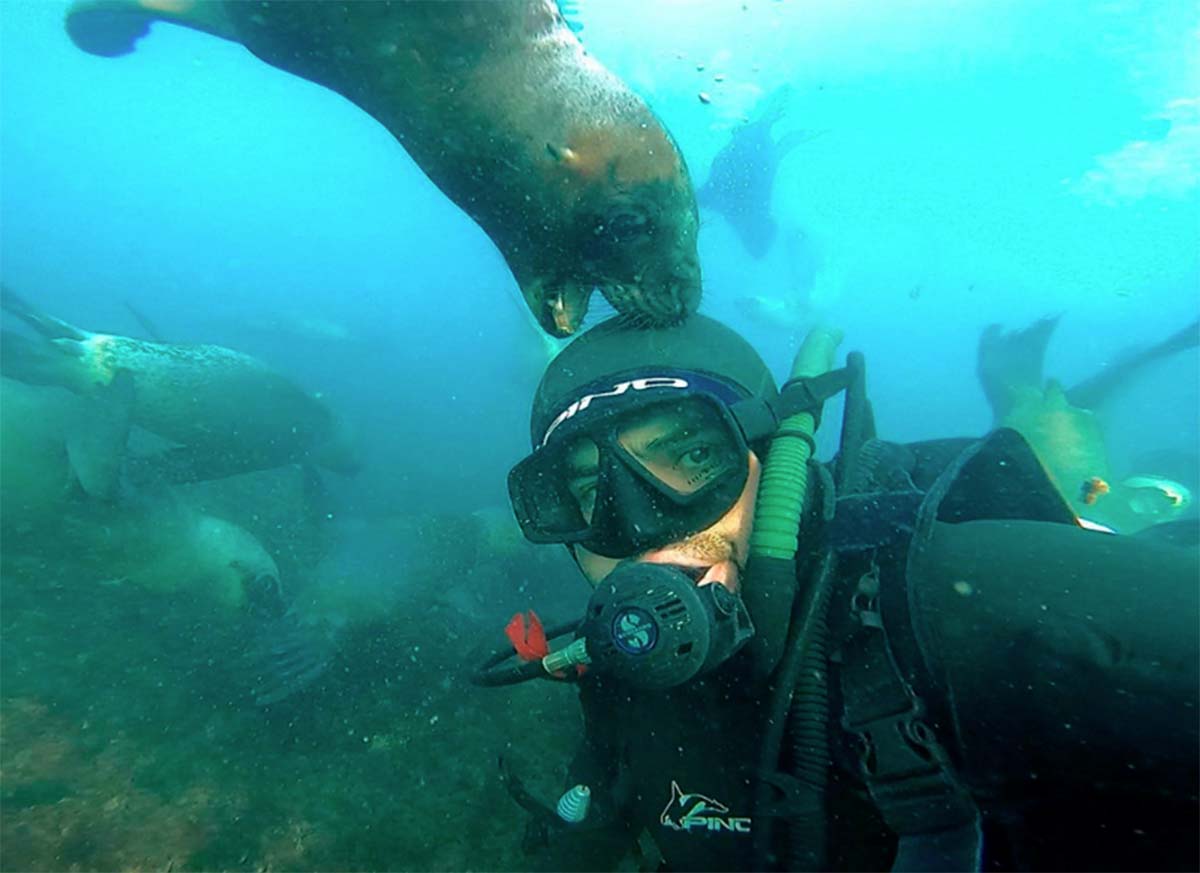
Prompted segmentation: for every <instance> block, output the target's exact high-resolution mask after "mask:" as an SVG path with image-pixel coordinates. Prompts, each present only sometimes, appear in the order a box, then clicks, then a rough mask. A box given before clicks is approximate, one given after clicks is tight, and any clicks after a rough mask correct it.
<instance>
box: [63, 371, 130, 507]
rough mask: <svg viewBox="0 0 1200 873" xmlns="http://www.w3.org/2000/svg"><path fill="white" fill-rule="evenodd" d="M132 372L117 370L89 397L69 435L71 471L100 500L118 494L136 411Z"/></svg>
mask: <svg viewBox="0 0 1200 873" xmlns="http://www.w3.org/2000/svg"><path fill="white" fill-rule="evenodd" d="M133 391H134V386H133V376H132V375H130V374H129V373H127V372H121V373H118V374H117V375H116V376H115V377H114V378H113V381H112V382H111V383H109V384H108V385H105V386H104V387H103V388H102V389H100V394H99V395H98V396H97V397H95V398H94V399H89V402H88V403H87V407H86V414H85V415H83V416H81V417H80V419H81V420H79V421H77V422H76V424H75V427H74V428H73V429H72V432H71V433H70V434H68V436H67V459H68V460H69V462H70V465H71V473H72V474H73V475H74V477H75V480H76V481H77V482H78V483H79V487H81V488H82V489H83V490H84V492H85V493H86V494H87V495H88V496H89V497H93V498H95V499H97V500H113V499H115V498H116V496H117V492H118V488H119V485H120V480H121V471H122V466H123V462H124V459H125V445H126V443H127V442H128V441H129V426H130V421H131V418H132V414H133Z"/></svg>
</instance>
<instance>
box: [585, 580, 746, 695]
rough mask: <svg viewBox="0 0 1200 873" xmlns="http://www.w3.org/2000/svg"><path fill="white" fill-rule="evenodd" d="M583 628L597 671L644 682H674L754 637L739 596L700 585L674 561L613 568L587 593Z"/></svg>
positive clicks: (708, 666)
mask: <svg viewBox="0 0 1200 873" xmlns="http://www.w3.org/2000/svg"><path fill="white" fill-rule="evenodd" d="M581 633H582V636H583V638H584V639H585V640H586V641H587V652H588V655H589V657H590V659H591V662H592V664H593V665H594V667H595V669H597V670H601V671H604V672H605V673H609V674H611V675H613V676H616V677H618V678H619V679H621V680H622V681H625V682H628V683H629V684H630V685H635V686H639V687H642V688H672V687H674V686H676V685H682V684H683V683H684V682H687V681H688V680H689V679H691V678H693V677H695V676H698V675H700V674H702V673H706V672H708V671H709V670H712V669H713V668H715V667H717V666H718V665H720V664H721V663H723V662H724V661H726V660H727V659H728V658H730V657H731V656H732V655H733V654H734V653H735V652H737V650H738V649H740V648H741V647H742V646H743V645H744V644H745V643H746V641H747V640H749V639H750V637H752V636H753V635H754V626H753V624H751V622H750V614H749V612H747V611H746V606H745V604H744V603H743V602H742V598H741V597H739V596H738V595H736V594H734V593H733V592H731V591H730V590H729V589H728V588H726V587H725V586H724V585H720V584H712V585H704V586H697V585H696V583H695V582H694V581H693V580H692V578H691V577H690V576H688V575H687V574H686V573H684V572H683V571H682V570H681V569H679V568H678V567H672V566H669V565H665V564H647V563H633V564H625V565H623V566H621V567H618V568H617V569H616V570H614V571H613V572H612V573H610V574H609V575H608V577H607V578H606V579H604V581H603V582H601V583H600V585H599V586H598V587H597V588H596V591H595V592H594V593H593V594H592V599H591V601H590V602H589V603H588V610H587V616H586V618H585V619H584V622H583V625H582V628H581Z"/></svg>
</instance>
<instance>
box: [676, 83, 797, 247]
mask: <svg viewBox="0 0 1200 873" xmlns="http://www.w3.org/2000/svg"><path fill="white" fill-rule="evenodd" d="M790 98H791V86H789V85H783V86H781V87H779V88H777V89H776V90H775V91H773V92H772V93H771V94H770V96H768V97H766V98H764V100H763V106H762V108H761V109H760V110H758V112H757V115H756V116H755V118H754V119H753V120H751V121H748V122H746V123H745V124H742V125H741V126H739V127H738V128H736V129H735V130H734V131H733V133H732V134H731V135H730V137H729V142H727V143H725V145H724V146H722V147H721V150H720V151H719V152H717V154H716V157H714V158H713V162H712V167H711V168H710V169H709V171H708V179H706V180H705V182H704V184H703V185H701V186H700V189H699V190H698V191H697V192H696V201H697V202H698V203H699V204H700V206H701V207H703V208H704V209H711V210H713V211H714V212H717V213H719V214H720V215H722V216H724V218H725V220H726V221H728V222H729V225H730V227H732V228H733V230H734V233H736V234H737V237H738V239H739V240H741V243H742V245H743V246H744V247H745V249H746V251H747V252H748V253H749V254H750V256H751V257H752V258H756V259H762V258H763V257H765V256H766V254H767V252H768V251H770V249H771V245H772V244H773V243H774V242H775V237H776V235H777V234H778V230H779V227H778V224H777V223H776V221H775V217H774V216H773V215H772V214H771V195H772V194H773V192H774V189H775V176H776V175H777V174H778V172H779V165H780V164H781V163H783V160H784V158H786V157H787V156H788V155H789V154H790V153H791V152H792V150H793V149H795V148H796V147H797V146H799V145H800V144H801V143H805V142H808V141H809V140H811V139H814V138H816V137H817V136H819V135H820V133H819V132H816V131H811V130H790V131H787V132H785V133H782V134H780V135H779V136H778V137H776V136H775V134H774V132H773V131H774V129H775V125H776V124H777V123H778V122H780V121H782V120H783V119H784V117H785V115H786V111H787V102H788V100H789V99H790Z"/></svg>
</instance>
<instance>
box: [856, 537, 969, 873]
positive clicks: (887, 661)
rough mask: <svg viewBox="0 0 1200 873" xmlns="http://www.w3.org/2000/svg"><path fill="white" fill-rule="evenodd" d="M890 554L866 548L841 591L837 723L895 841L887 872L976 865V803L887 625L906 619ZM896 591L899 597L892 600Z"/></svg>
mask: <svg viewBox="0 0 1200 873" xmlns="http://www.w3.org/2000/svg"><path fill="white" fill-rule="evenodd" d="M891 551H892V550H890V549H888V550H885V554H887V555H888V558H889V560H887V561H886V564H887V565H890V567H891V569H890V570H889V571H884V570H881V566H880V563H879V562H877V561H876V560H875V557H876V555H875V553H872V554H871V557H870V559H869V560H868V561H867V562H866V570H865V572H863V573H862V575H861V576H860V577H859V579H858V582H857V584H856V585H854V586H853V588H852V589H851V591H850V592H849V594H850V598H851V602H850V620H851V629H850V631H849V633H848V635H847V636H846V638H845V639H844V642H843V645H842V649H841V669H840V670H839V671H838V675H839V681H840V686H841V694H842V727H843V728H844V729H845V730H846V731H847V732H849V733H850V734H851V736H852V737H853V738H854V739H855V741H856V745H857V750H858V764H859V775H860V777H861V778H862V779H863V781H864V782H865V783H866V786H867V790H868V791H869V792H870V794H871V798H872V800H873V801H874V803H875V806H876V808H877V809H878V810H879V813H880V815H881V816H882V817H883V819H884V821H885V822H886V823H887V826H888V827H889V828H890V829H891V830H892V831H893V832H894V833H895V834H896V835H897V836H898V837H899V838H900V843H899V850H898V853H897V857H896V861H895V863H894V864H893V867H892V869H893V870H978V869H980V864H981V860H982V858H981V854H982V831H981V829H980V816H979V809H978V807H977V806H976V805H975V802H974V800H973V799H972V797H971V794H970V792H969V791H968V790H967V788H966V786H965V785H964V784H963V783H962V782H961V781H960V780H959V778H958V776H957V774H956V773H955V770H954V766H953V763H952V762H951V759H950V756H949V754H948V753H947V751H946V749H945V747H944V746H943V745H942V744H941V743H940V742H939V741H938V738H937V736H936V733H935V730H934V728H933V727H931V723H933V722H934V719H932V718H931V715H930V712H929V710H928V708H927V706H926V703H925V701H924V700H923V699H922V697H921V696H919V695H918V693H917V691H916V689H915V687H914V684H913V683H912V682H911V681H909V679H908V678H907V677H908V676H910V675H912V673H913V672H914V671H915V670H917V669H919V668H918V666H917V665H916V664H911V663H908V664H906V663H903V662H901V661H900V660H899V659H898V658H897V651H896V649H895V648H894V647H893V645H892V643H891V640H890V639H889V635H888V631H887V630H886V628H887V627H892V626H896V625H897V624H899V625H901V626H903V623H904V622H905V621H907V619H908V616H907V615H901V616H895V615H892V614H891V613H892V612H893V608H894V603H896V602H898V601H899V600H902V599H903V579H902V578H898V577H901V576H902V570H901V569H900V568H902V567H903V561H901V560H896V558H895V556H892V555H891V554H890V553H891ZM896 588H899V589H900V591H899V594H900V597H899V598H896V597H893V596H892V593H893V592H894V590H895V589H896ZM885 592H887V594H886V595H885ZM889 607H893V608H889ZM885 614H886V615H887V619H886V621H885Z"/></svg>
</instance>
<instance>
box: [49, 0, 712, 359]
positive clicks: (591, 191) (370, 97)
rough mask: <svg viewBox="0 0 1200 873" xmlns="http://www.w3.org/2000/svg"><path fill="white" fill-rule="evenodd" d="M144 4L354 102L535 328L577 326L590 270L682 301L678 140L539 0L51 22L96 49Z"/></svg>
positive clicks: (126, 1) (682, 309)
mask: <svg viewBox="0 0 1200 873" xmlns="http://www.w3.org/2000/svg"><path fill="white" fill-rule="evenodd" d="M154 20H162V21H170V22H174V23H177V24H182V25H186V26H189V27H193V28H196V29H198V30H202V31H204V32H207V33H210V34H214V35H216V36H220V37H224V38H226V39H229V40H233V41H235V42H239V43H241V44H242V45H244V46H245V47H246V48H248V49H249V50H250V51H251V52H253V53H254V54H255V55H257V56H258V57H259V58H260V59H262V60H264V61H266V62H267V63H269V64H271V65H273V66H276V67H279V68H280V69H283V70H286V71H288V72H290V73H294V74H296V75H298V76H301V77H303V78H305V79H308V80H310V81H312V82H316V83H318V84H320V85H324V86H325V87H327V88H330V89H331V90H333V91H336V92H338V93H339V94H341V95H342V96H344V97H346V98H347V99H349V100H350V101H352V102H353V103H355V104H357V105H358V106H359V107H360V108H362V109H364V110H365V111H366V112H368V113H370V114H371V115H372V116H373V117H374V118H375V119H376V120H378V121H379V122H380V123H381V124H383V126H384V127H386V128H387V129H388V130H389V131H390V132H391V133H392V135H393V136H395V137H396V139H397V140H398V141H399V142H400V144H401V145H402V146H403V147H404V148H405V149H406V150H407V151H408V152H409V154H410V155H411V156H412V157H413V159H414V160H415V161H416V163H417V164H418V166H420V167H421V169H422V170H423V171H424V172H425V173H426V174H427V175H428V176H429V178H430V179H431V180H432V181H433V182H434V184H436V185H437V186H438V187H439V188H440V189H441V190H442V191H443V192H444V193H445V194H446V195H447V196H448V197H450V199H451V200H453V201H454V202H455V203H456V204H457V205H458V206H459V207H460V208H461V209H462V210H463V211H464V212H466V213H467V214H468V215H469V216H470V217H471V218H472V219H474V220H475V221H476V222H478V224H479V225H480V226H481V227H482V228H483V230H484V231H485V232H486V233H487V234H488V236H489V237H491V239H492V241H493V242H494V243H495V244H496V246H497V247H498V248H499V249H500V251H501V253H502V254H503V256H504V258H505V260H506V261H507V263H508V266H509V268H510V269H511V270H512V272H513V275H514V276H515V277H516V280H517V282H518V284H519V285H520V287H521V291H522V294H523V295H524V297H525V301H526V303H527V304H528V305H529V307H530V309H531V310H532V311H533V313H534V315H535V316H536V317H537V320H538V322H539V324H541V325H542V327H543V328H544V329H545V330H546V331H548V332H549V333H551V334H552V335H554V336H565V335H568V334H571V333H573V332H574V331H575V330H576V329H577V328H578V327H579V325H580V323H581V321H582V320H583V317H584V314H585V312H586V309H587V304H588V299H589V297H590V296H591V293H592V291H593V290H594V289H595V288H597V287H598V288H600V290H601V291H602V292H603V293H604V295H605V296H606V297H607V298H608V300H609V301H610V302H611V303H612V305H613V306H614V307H615V308H616V309H617V310H618V311H619V312H622V313H626V314H630V315H633V316H636V317H638V318H639V319H642V320H645V321H646V322H649V323H653V324H664V323H672V322H675V321H678V320H679V319H681V318H683V317H684V316H686V315H687V314H688V313H689V312H690V311H692V310H693V309H695V307H696V305H697V303H698V302H699V298H700V263H699V258H698V255H697V251H696V235H697V227H698V221H697V214H696V204H695V197H694V195H693V191H692V186H691V182H690V179H689V176H688V171H687V167H686V165H685V164H684V161H683V157H682V156H681V154H680V152H679V149H678V148H677V146H676V144H675V142H674V141H673V139H672V138H671V136H670V135H669V134H668V133H667V131H666V130H665V129H664V128H663V126H662V125H661V124H660V123H659V121H658V119H657V118H656V117H655V116H654V114H653V113H652V112H651V111H650V110H649V108H648V107H647V106H646V104H645V103H644V102H643V101H642V100H641V98H639V97H638V96H637V95H635V94H634V93H633V92H632V91H630V90H629V88H628V87H626V86H625V84H624V83H623V82H622V81H621V80H620V79H618V78H617V77H616V76H614V75H613V74H612V73H610V72H609V71H608V70H606V69H605V68H604V67H603V66H601V65H600V64H599V63H598V62H597V61H596V60H595V59H594V58H591V57H590V56H588V54H587V53H586V52H585V51H584V48H583V46H582V45H581V44H580V42H579V40H578V39H577V38H576V37H575V35H574V33H573V32H572V30H571V28H570V27H569V26H568V25H567V23H566V22H565V21H564V19H563V17H562V15H561V14H560V13H559V11H558V8H557V7H556V6H555V4H554V2H553V0H506V2H487V0H483V2H480V0H475V2H469V0H444V2H436V3H435V2H395V3H370V2H363V3H357V2H356V3H316V2H293V0H267V2H255V3H244V2H220V0H79V2H76V3H75V4H74V5H73V6H72V7H71V8H70V10H69V11H68V12H67V18H66V27H67V32H68V33H69V34H70V36H71V38H72V39H73V40H74V41H75V44H76V45H78V46H79V47H80V48H82V49H83V50H85V51H89V52H91V53H93V54H98V55H105V56H114V55H120V54H125V53H127V52H130V51H132V50H133V48H134V44H135V43H136V41H137V40H138V39H139V38H140V37H141V36H143V35H145V34H146V32H147V31H148V29H149V23H150V22H151V21H154Z"/></svg>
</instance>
